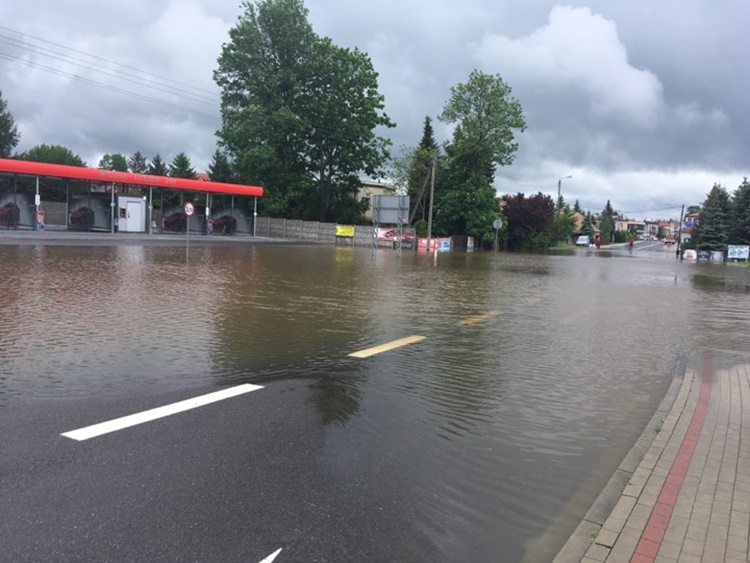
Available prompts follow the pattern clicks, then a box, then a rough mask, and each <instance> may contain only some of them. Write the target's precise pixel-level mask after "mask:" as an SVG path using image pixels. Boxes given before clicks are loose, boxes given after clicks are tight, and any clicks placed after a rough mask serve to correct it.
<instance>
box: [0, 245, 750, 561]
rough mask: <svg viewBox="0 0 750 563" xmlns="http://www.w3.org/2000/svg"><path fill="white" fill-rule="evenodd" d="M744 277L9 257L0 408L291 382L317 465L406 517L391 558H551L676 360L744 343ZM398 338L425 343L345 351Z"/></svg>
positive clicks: (336, 252)
mask: <svg viewBox="0 0 750 563" xmlns="http://www.w3.org/2000/svg"><path fill="white" fill-rule="evenodd" d="M747 272H748V269H747V268H745V267H741V266H736V265H717V264H690V263H683V262H679V261H676V260H659V259H656V260H655V259H646V258H643V259H639V258H637V257H633V256H624V255H618V254H617V253H614V252H612V253H598V254H597V253H577V254H575V255H572V256H563V255H559V256H552V255H507V254H498V255H495V254H491V253H476V254H460V253H456V254H445V255H439V256H437V257H435V256H434V255H425V254H419V255H417V254H413V253H409V252H404V253H403V254H402V255H401V258H400V259H399V258H397V257H396V256H395V254H394V253H393V252H391V251H380V252H379V253H378V254H377V255H376V256H374V257H372V256H371V252H370V250H369V249H356V248H340V247H339V248H336V247H311V246H305V247H293V246H290V247H266V246H248V247H239V246H231V247H220V246H213V247H199V248H191V249H190V256H189V260H186V256H185V251H184V249H180V248H159V247H155V248H152V247H133V246H127V247H97V248H93V247H92V248H85V247H69V248H66V247H59V246H54V247H53V246H50V247H45V246H38V247H10V246H5V247H0V295H2V300H0V320H1V321H2V322H0V406H1V405H7V404H9V403H14V402H17V403H20V402H25V401H44V400H53V399H60V398H65V397H71V396H84V395H92V394H97V395H100V394H106V393H127V392H128V391H133V390H138V391H143V390H144V389H146V390H148V389H149V388H154V389H155V388H164V387H168V388H174V387H178V386H196V385H202V384H205V383H207V382H216V383H217V384H234V383H239V382H246V381H247V382H256V383H257V382H264V381H272V380H275V379H283V378H305V379H308V380H309V381H310V392H311V400H313V401H314V402H315V404H317V405H318V406H319V409H320V413H321V424H322V425H325V426H326V432H327V440H326V443H325V451H323V452H322V455H323V456H324V459H326V460H327V464H328V470H329V471H330V472H331V474H332V475H333V476H335V478H336V479H338V480H339V482H340V483H341V487H343V488H346V487H348V486H351V487H353V491H354V492H353V494H355V493H356V495H358V496H361V497H362V498H363V499H366V502H371V503H373V504H377V505H378V506H381V507H384V508H382V510H385V514H386V515H387V512H388V511H389V510H390V511H392V517H393V518H400V519H401V520H405V521H407V522H408V525H406V526H404V529H403V534H404V536H405V537H409V538H410V540H409V543H408V545H411V546H412V549H413V553H405V554H404V559H420V558H422V559H423V558H424V556H425V555H426V554H429V555H430V558H431V559H432V560H445V561H456V560H468V559H473V560H496V559H497V554H498V553H502V554H503V557H502V559H503V560H508V561H513V560H521V559H523V558H524V557H526V559H527V560H549V559H551V557H552V556H553V555H554V553H555V552H556V551H557V549H559V547H560V546H561V544H562V543H563V542H564V540H565V539H566V537H567V535H568V534H569V533H570V532H571V531H572V529H573V528H574V527H575V525H576V524H577V521H578V519H580V517H581V516H582V515H583V513H584V512H585V511H586V509H587V508H588V506H589V505H590V503H591V502H592V501H593V499H594V498H595V496H596V495H597V494H598V492H599V490H601V487H602V486H603V485H604V483H606V481H607V480H608V478H609V476H610V475H611V474H612V472H613V471H614V469H615V468H616V467H617V465H618V464H619V463H620V461H621V460H622V458H623V456H624V455H625V453H626V452H627V450H628V449H629V448H630V446H631V445H632V443H633V442H634V441H635V439H636V438H637V436H638V435H639V434H640V433H641V431H642V430H643V427H644V425H645V424H646V423H647V421H648V420H649V419H650V417H651V415H652V414H653V412H654V410H655V409H656V407H657V405H658V404H659V402H660V401H661V399H662V397H663V394H664V392H665V390H666V388H667V386H668V385H669V383H670V381H671V379H672V377H673V375H674V374H675V372H676V371H678V367H679V366H681V365H684V363H685V361H686V360H687V358H688V357H689V354H690V353H691V351H694V350H706V349H711V350H719V351H722V350H723V351H730V352H733V353H740V352H741V351H742V350H743V349H744V345H745V340H746V337H745V334H746V332H747V326H748V321H749V320H750V318H749V315H750V306H749V305H750V302H749V300H748V292H747V287H748V273H747ZM412 334H420V335H423V336H426V337H427V338H426V340H424V341H423V342H421V343H419V344H416V345H412V346H409V347H406V348H403V349H400V350H397V351H393V352H390V353H387V354H383V355H380V356H375V357H373V358H369V359H366V360H354V359H352V358H349V357H348V356H347V354H348V353H349V352H352V351H356V350H359V349H363V348H367V347H370V346H373V345H377V344H381V343H384V342H388V341H390V340H393V339H396V338H401V337H403V336H408V335H412ZM361 474H366V475H372V476H378V477H377V478H376V479H375V478H373V479H374V481H373V484H372V485H370V486H367V485H366V484H363V483H362V482H360V481H357V482H356V487H355V484H354V483H355V482H354V481H353V478H352V476H353V475H361ZM368 482H370V481H368ZM563 513H564V514H572V515H574V516H575V517H574V518H572V519H568V520H567V521H564V522H563V523H561V522H560V519H559V515H561V514H563ZM352 533H353V532H352ZM542 537H543V538H545V540H544V541H543V542H542V541H540V539H539V538H542ZM353 539H354V540H356V538H353ZM423 560H424V559H423Z"/></svg>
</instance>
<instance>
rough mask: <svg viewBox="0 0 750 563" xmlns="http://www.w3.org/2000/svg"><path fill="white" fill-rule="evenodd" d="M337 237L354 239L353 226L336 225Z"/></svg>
mask: <svg viewBox="0 0 750 563" xmlns="http://www.w3.org/2000/svg"><path fill="white" fill-rule="evenodd" d="M336 236H337V237H348V238H352V237H354V225H336Z"/></svg>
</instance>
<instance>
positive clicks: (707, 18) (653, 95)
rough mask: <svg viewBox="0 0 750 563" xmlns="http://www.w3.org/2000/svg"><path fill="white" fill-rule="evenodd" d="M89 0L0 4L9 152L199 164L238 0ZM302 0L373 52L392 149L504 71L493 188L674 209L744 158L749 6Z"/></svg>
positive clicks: (733, 179)
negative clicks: (49, 149)
mask: <svg viewBox="0 0 750 563" xmlns="http://www.w3.org/2000/svg"><path fill="white" fill-rule="evenodd" d="M92 6H93V4H92V3H91V2H84V1H82V0H79V1H72V0H66V1H51V0H39V1H37V2H34V3H33V5H31V4H30V3H28V2H22V1H21V0H10V1H9V2H4V3H2V4H1V5H0V22H2V23H0V25H3V26H6V29H0V90H2V92H3V97H4V98H5V99H6V101H7V102H8V106H9V109H10V110H11V112H12V113H13V115H14V117H15V118H16V121H17V123H18V125H19V129H20V130H21V134H22V145H21V146H20V147H19V149H21V150H24V149H26V148H30V147H31V146H33V145H35V144H38V143H42V142H45V143H55V144H62V145H65V146H67V147H69V148H71V150H73V151H74V152H77V153H79V154H80V155H81V156H82V157H83V158H84V159H86V160H87V161H88V163H89V164H90V165H96V163H97V162H98V159H99V158H100V156H101V155H102V154H103V153H105V152H123V153H126V154H130V153H132V152H134V151H136V150H140V151H141V152H143V153H144V154H146V155H148V156H152V155H153V154H155V153H156V152H158V153H160V154H161V155H162V157H163V158H165V159H166V160H169V159H171V157H172V156H174V154H176V153H177V152H180V151H185V152H187V153H188V154H189V155H190V157H191V159H192V160H193V163H194V164H195V165H196V167H197V168H199V169H203V168H205V166H206V165H207V163H208V161H209V159H210V157H211V154H212V153H213V151H214V149H215V146H216V139H215V135H214V133H215V131H216V129H217V128H218V127H219V125H220V120H219V106H218V90H217V89H216V87H215V85H214V84H213V81H212V72H213V70H214V69H215V67H216V57H217V56H218V54H219V52H220V48H221V44H222V43H223V42H225V41H226V40H227V32H228V29H229V28H230V27H231V26H232V25H234V23H235V22H236V20H237V17H238V16H239V15H240V13H241V9H240V7H239V2H237V1H236V0H187V1H186V0H157V1H153V0H133V1H127V2H126V1H124V0H123V1H115V0H110V1H105V2H99V3H96V9H94V8H93V7H92ZM306 6H307V7H308V9H309V11H310V21H311V23H312V24H313V27H314V29H315V30H316V31H317V32H318V33H319V34H320V35H324V36H329V37H331V38H332V39H333V40H334V41H335V42H336V43H338V44H340V45H344V46H349V47H355V46H356V47H358V48H359V49H361V50H362V51H365V52H366V53H368V54H369V56H370V57H371V59H372V61H373V64H374V66H375V69H376V70H377V71H378V72H379V75H380V76H379V83H380V89H381V92H382V93H383V94H384V95H385V98H386V111H387V113H388V114H389V115H390V116H391V117H392V118H393V119H394V121H396V123H397V127H396V128H395V129H394V130H391V131H389V132H388V134H389V136H391V137H392V139H393V143H394V148H395V149H396V150H398V148H399V147H401V146H403V145H414V144H416V143H417V142H418V141H419V138H420V136H421V128H422V122H423V119H424V117H425V116H426V115H429V116H431V117H433V118H436V117H437V115H438V114H439V113H440V111H441V110H442V107H443V105H444V104H445V102H446V100H447V99H448V97H449V95H450V88H451V86H455V85H456V84H457V83H459V82H462V81H465V80H466V79H467V77H468V75H469V73H470V72H471V70H472V69H474V68H479V69H481V70H483V71H485V72H491V73H499V74H500V75H501V76H502V77H503V78H504V79H505V80H506V82H508V84H509V85H510V86H511V87H512V88H513V95H514V96H515V97H516V98H517V99H519V101H520V102H521V104H522V105H523V107H524V111H525V114H526V116H527V120H528V125H529V127H528V130H527V131H526V132H525V133H523V134H521V135H519V136H518V141H519V145H520V150H519V153H518V157H517V159H516V162H515V163H514V165H513V166H510V167H506V168H503V169H501V170H499V171H498V174H497V187H498V190H499V191H501V192H518V191H523V192H535V191H544V192H547V193H551V194H556V188H557V180H558V179H559V178H562V177H563V176H568V175H572V176H573V178H570V179H566V180H564V195H565V196H566V198H567V199H568V200H569V201H572V200H573V199H576V198H578V199H580V200H581V203H582V204H583V205H584V207H590V208H591V209H593V210H599V209H601V208H602V207H603V206H604V203H605V202H606V200H607V199H611V200H612V202H613V204H614V205H615V207H616V208H617V209H620V210H632V211H633V212H639V214H640V215H650V216H653V215H659V214H667V215H668V214H669V213H672V214H674V210H675V209H676V208H677V207H679V205H680V204H681V203H683V202H684V203H688V204H691V203H697V202H699V201H701V200H702V199H703V198H704V196H705V194H706V193H707V192H708V190H709V189H710V187H711V185H712V184H713V183H714V182H720V183H724V184H725V185H726V186H727V187H728V188H729V189H734V187H736V185H737V184H739V183H740V182H741V180H742V176H743V175H745V174H746V173H747V168H748V165H747V159H746V156H745V152H746V151H745V147H747V146H748V141H750V139H748V135H750V133H748V132H749V131H750V127H748V125H750V123H749V119H748V117H747V112H746V102H745V92H747V91H748V86H750V84H748V81H750V75H749V74H748V73H747V72H746V68H747V63H745V56H746V52H747V40H746V39H745V30H744V29H743V25H744V22H746V21H748V17H747V16H748V15H750V13H749V12H750V8H748V7H746V6H745V4H744V3H739V2H728V1H725V0H721V1H718V2H714V3H710V4H709V3H705V2H701V1H699V0H686V1H679V2H678V1H676V0H665V1H664V2H660V3H658V6H657V5H655V4H654V3H653V2H646V1H638V0H606V1H605V0H592V1H590V2H585V3H584V2H570V3H565V4H562V3H561V4H555V3H554V2H548V1H542V0H530V1H527V2H512V1H510V0H505V1H499V2H498V1H497V0H469V1H467V2H463V3H455V2H447V1H440V0H412V1H409V2H403V0H401V1H398V2H397V1H395V0H380V1H379V2H358V1H351V0H308V1H307V2H306ZM10 30H12V31H10ZM19 31H20V32H22V33H23V34H26V37H24V36H23V35H19V34H17V33H15V32H19ZM28 36H35V37H37V38H40V39H44V40H47V41H50V42H54V43H57V44H59V45H63V46H65V47H69V48H72V49H76V50H77V51H78V52H79V53H78V54H76V55H75V56H77V57H78V56H80V57H83V58H86V59H87V61H88V63H89V64H90V65H93V66H94V67H96V68H99V70H101V68H106V69H110V70H112V71H114V72H115V73H116V74H123V73H125V72H127V73H131V72H132V73H133V74H134V75H135V76H137V77H138V80H136V79H135V78H133V77H127V78H125V79H123V77H122V76H121V77H120V78H119V79H118V78H114V77H112V76H106V75H102V74H101V73H99V72H95V71H93V70H91V69H88V68H83V67H81V66H80V65H78V64H77V63H76V62H75V61H72V60H71V59H69V58H67V59H65V60H63V61H59V60H54V59H52V58H51V54H50V53H49V52H46V51H42V50H40V49H39V48H38V47H44V48H47V49H58V48H57V47H55V46H53V45H51V44H49V43H43V42H40V41H37V40H32V39H30V38H29V37H28ZM3 38H4V39H3ZM18 41H26V42H28V43H31V44H34V45H36V46H37V47H35V48H32V49H29V48H26V49H24V48H23V46H22V45H21V44H19V43H18ZM64 52H65V53H66V54H67V55H70V56H72V55H73V52H71V51H69V50H66V51H64ZM81 53H85V54H86V55H82V54H81ZM89 55H93V56H94V57H99V58H91V57H90V56H89ZM8 57H10V58H8ZM14 57H16V58H14ZM19 58H20V59H22V60H23V62H21V61H19V60H18V59H19ZM114 63H118V64H114ZM122 65H127V68H126V67H125V66H122ZM40 66H49V67H52V68H53V69H54V70H55V71H56V72H52V71H49V70H45V69H42V68H40ZM92 81H94V82H96V84H93V83H92ZM122 90H125V91H127V92H128V93H123V92H122ZM164 90H166V91H164ZM144 98H151V99H158V100H160V102H161V103H155V102H154V101H153V100H149V99H144ZM434 126H435V133H436V136H437V138H438V140H439V141H440V142H442V141H446V140H449V139H450V134H451V130H450V127H448V126H446V125H444V124H441V123H439V122H435V123H434Z"/></svg>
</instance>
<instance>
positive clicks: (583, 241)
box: [576, 235, 591, 246]
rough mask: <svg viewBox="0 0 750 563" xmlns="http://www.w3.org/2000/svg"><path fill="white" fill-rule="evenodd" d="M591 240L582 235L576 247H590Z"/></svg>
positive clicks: (577, 240)
mask: <svg viewBox="0 0 750 563" xmlns="http://www.w3.org/2000/svg"><path fill="white" fill-rule="evenodd" d="M590 244H591V238H590V237H589V236H588V235H581V236H580V237H578V238H577V239H576V246H589V245H590Z"/></svg>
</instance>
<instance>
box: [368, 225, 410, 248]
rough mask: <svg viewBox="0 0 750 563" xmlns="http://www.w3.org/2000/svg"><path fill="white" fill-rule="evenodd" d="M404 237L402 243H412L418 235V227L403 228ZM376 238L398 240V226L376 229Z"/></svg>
mask: <svg viewBox="0 0 750 563" xmlns="http://www.w3.org/2000/svg"><path fill="white" fill-rule="evenodd" d="M401 232H402V233H403V238H402V239H401V244H403V245H410V244H411V243H412V241H414V239H415V238H416V236H417V231H416V229H402V230H401ZM375 239H376V240H384V241H397V240H398V229H397V228H396V227H385V228H383V227H378V228H377V229H375Z"/></svg>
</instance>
